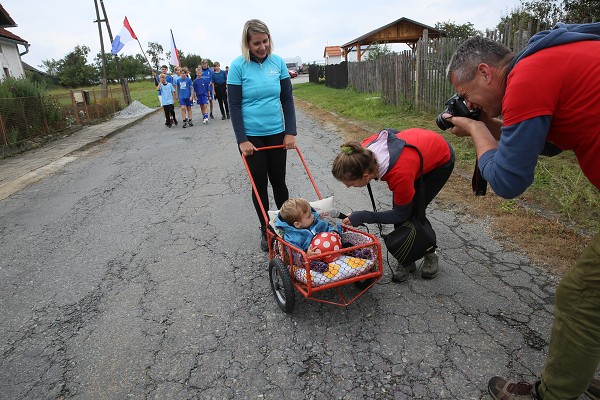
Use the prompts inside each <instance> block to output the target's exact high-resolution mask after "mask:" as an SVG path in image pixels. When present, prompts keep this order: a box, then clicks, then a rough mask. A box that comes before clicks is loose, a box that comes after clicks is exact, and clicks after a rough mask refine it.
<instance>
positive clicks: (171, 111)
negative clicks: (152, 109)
mask: <svg viewBox="0 0 600 400" xmlns="http://www.w3.org/2000/svg"><path fill="white" fill-rule="evenodd" d="M163 111H164V112H165V119H166V121H165V122H166V123H167V125H171V117H173V121H177V119H176V118H175V107H173V104H165V105H164V106H163Z"/></svg>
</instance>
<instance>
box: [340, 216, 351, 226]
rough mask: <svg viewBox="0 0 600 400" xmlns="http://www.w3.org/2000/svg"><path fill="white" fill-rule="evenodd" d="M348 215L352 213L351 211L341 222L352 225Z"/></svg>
mask: <svg viewBox="0 0 600 400" xmlns="http://www.w3.org/2000/svg"><path fill="white" fill-rule="evenodd" d="M350 215H352V213H350V214H348V215H347V216H346V218H344V219H343V220H342V224H344V225H350V226H353V225H352V222H350Z"/></svg>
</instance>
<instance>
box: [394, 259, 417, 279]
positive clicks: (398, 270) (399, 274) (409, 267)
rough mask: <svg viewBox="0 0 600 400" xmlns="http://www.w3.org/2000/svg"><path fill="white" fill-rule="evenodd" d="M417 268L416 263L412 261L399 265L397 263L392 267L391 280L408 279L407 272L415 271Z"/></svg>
mask: <svg viewBox="0 0 600 400" xmlns="http://www.w3.org/2000/svg"><path fill="white" fill-rule="evenodd" d="M416 270H417V264H415V263H414V262H412V263H410V264H406V265H401V264H400V263H398V264H397V265H396V267H395V268H393V273H392V281H394V282H396V283H400V282H404V281H405V280H407V279H408V274H410V273H411V272H415V271H416Z"/></svg>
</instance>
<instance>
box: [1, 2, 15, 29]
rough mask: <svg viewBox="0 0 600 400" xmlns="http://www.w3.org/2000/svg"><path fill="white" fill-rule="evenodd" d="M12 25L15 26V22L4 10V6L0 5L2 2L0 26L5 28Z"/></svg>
mask: <svg viewBox="0 0 600 400" xmlns="http://www.w3.org/2000/svg"><path fill="white" fill-rule="evenodd" d="M14 26H17V24H16V23H15V21H14V20H13V19H12V18H11V16H10V14H9V13H8V11H6V10H5V9H4V7H2V4H0V27H2V28H7V27H14Z"/></svg>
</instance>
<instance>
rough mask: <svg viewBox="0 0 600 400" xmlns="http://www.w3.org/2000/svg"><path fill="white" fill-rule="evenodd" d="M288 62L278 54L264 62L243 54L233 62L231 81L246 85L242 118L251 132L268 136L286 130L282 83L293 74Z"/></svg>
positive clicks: (248, 134)
mask: <svg viewBox="0 0 600 400" xmlns="http://www.w3.org/2000/svg"><path fill="white" fill-rule="evenodd" d="M289 77H290V74H289V73H288V69H287V66H286V65H285V62H284V61H283V59H282V58H281V57H279V56H278V55H276V54H271V55H270V56H268V57H267V58H266V59H265V60H264V61H263V62H262V64H259V63H257V62H254V61H250V62H247V61H246V60H245V59H244V57H242V56H239V57H237V58H236V59H235V60H233V62H232V63H231V65H230V66H229V75H228V76H227V83H228V84H229V85H241V86H242V118H243V120H244V128H245V129H246V135H247V136H267V135H275V134H278V133H281V132H283V131H284V130H285V127H284V123H283V113H282V110H281V101H280V99H279V96H280V94H281V85H280V83H279V81H281V80H283V79H286V78H289Z"/></svg>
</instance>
